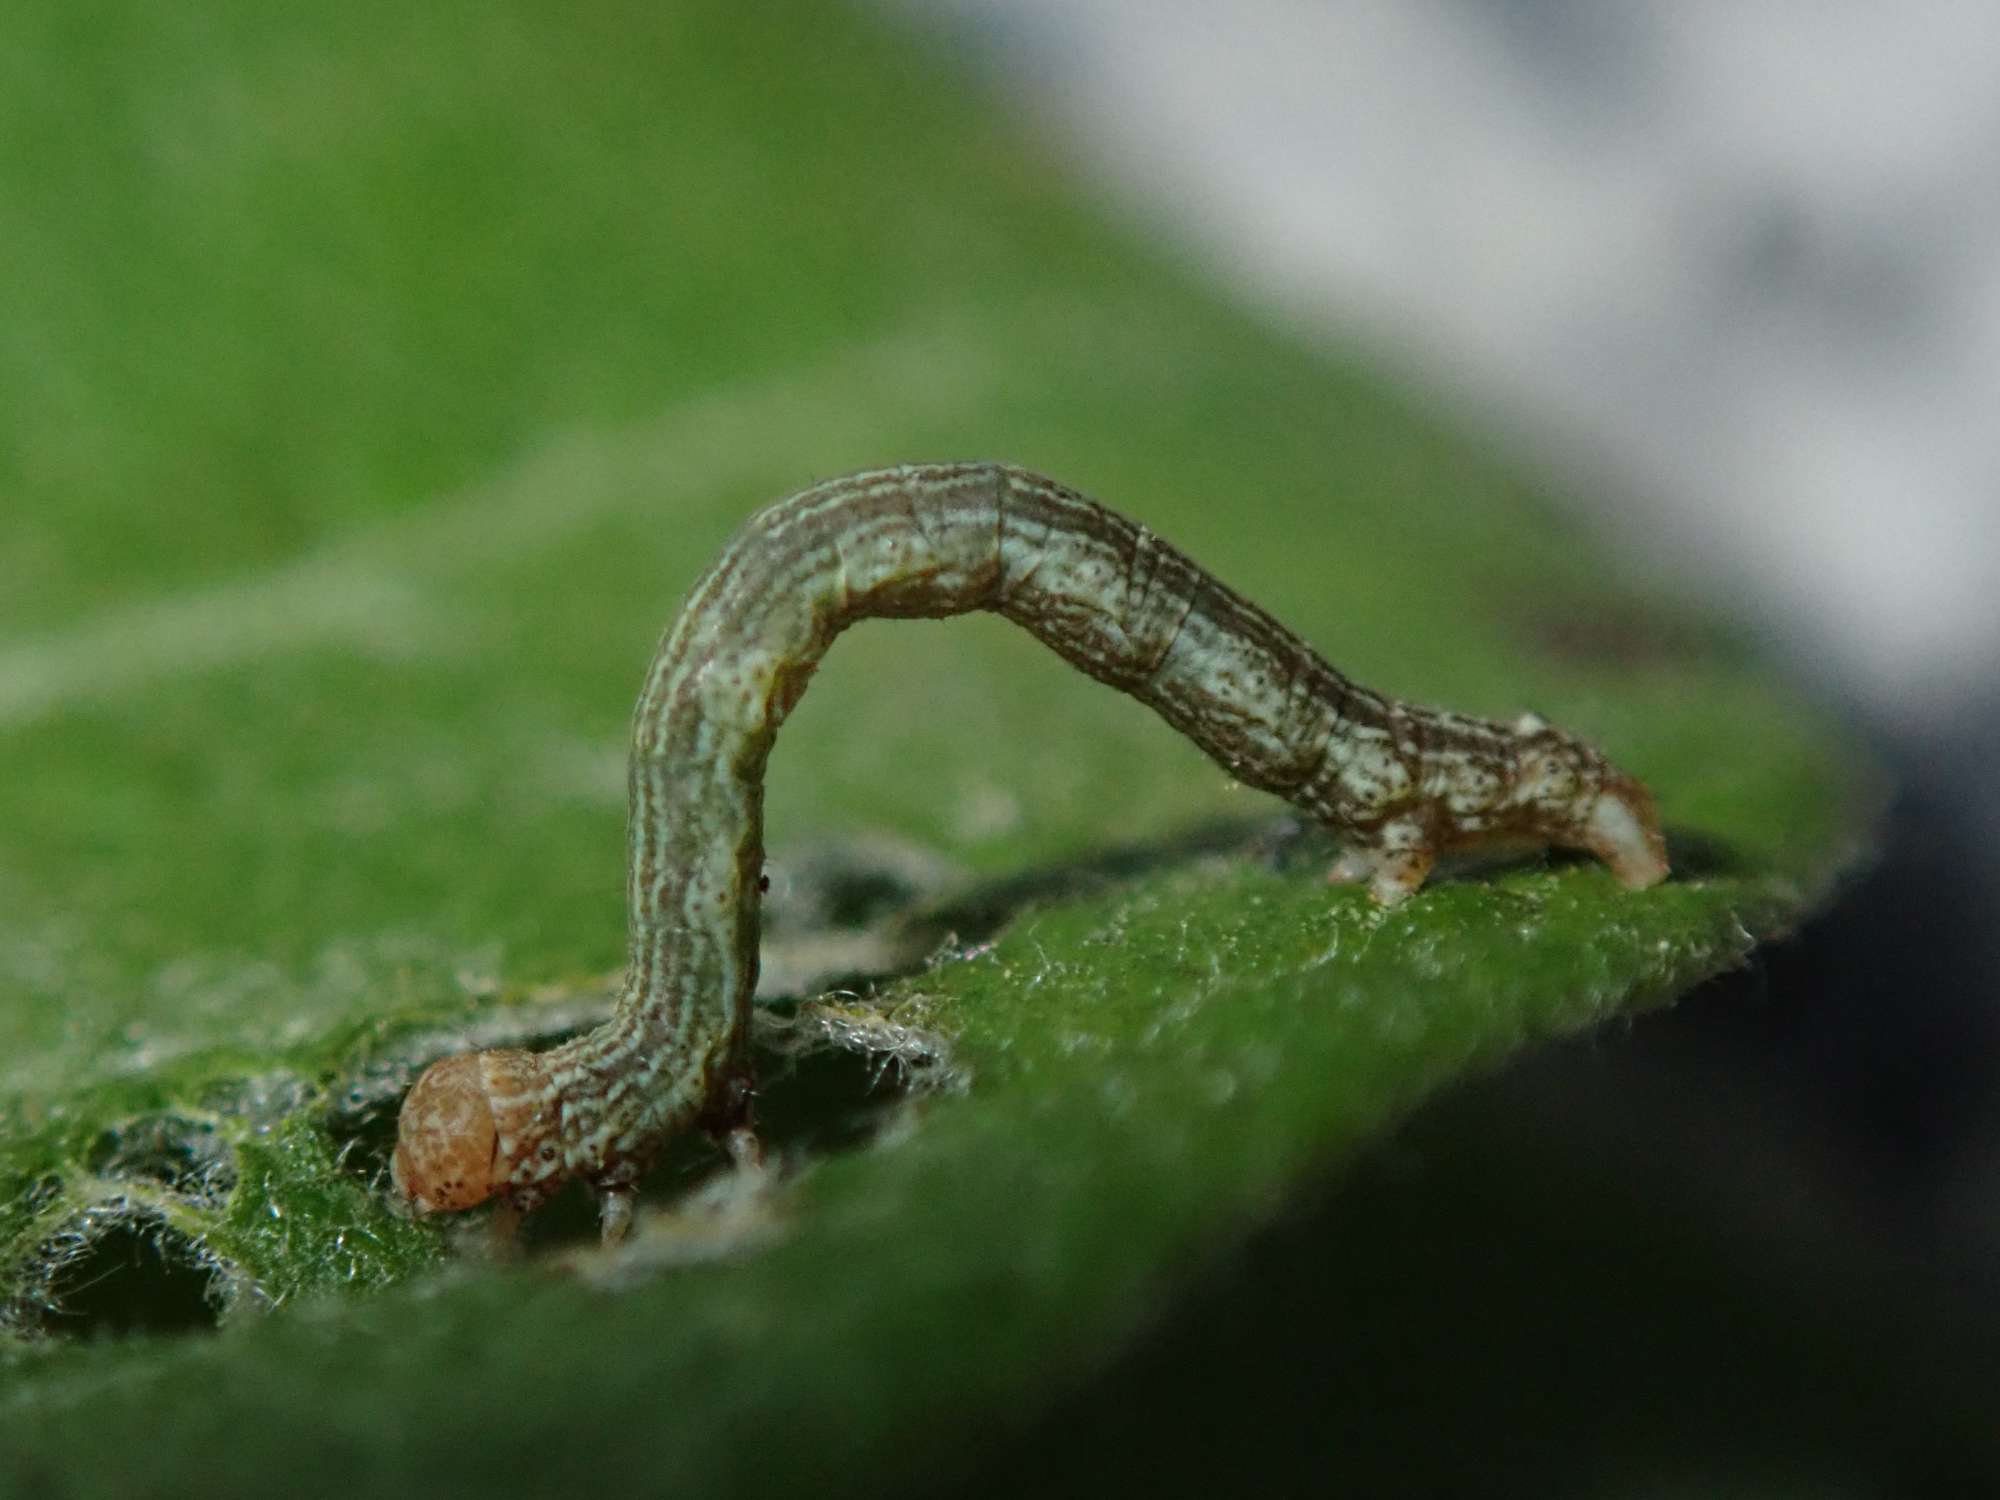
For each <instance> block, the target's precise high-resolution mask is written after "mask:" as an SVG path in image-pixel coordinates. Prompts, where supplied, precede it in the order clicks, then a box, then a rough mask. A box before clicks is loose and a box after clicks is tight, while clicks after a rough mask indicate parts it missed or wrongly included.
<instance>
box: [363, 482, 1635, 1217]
mask: <svg viewBox="0 0 2000 1500" xmlns="http://www.w3.org/2000/svg"><path fill="white" fill-rule="evenodd" d="M973 610H991V611H993V612H995V613H997V614H1000V615H1003V616H1005V617H1006V618H1007V619H1009V620H1012V621H1014V622H1015V623H1017V624H1019V625H1021V626H1023V627H1024V628H1026V629H1027V630H1028V631H1030V632H1031V633H1033V634H1034V635H1035V636H1036V637H1037V638H1038V639H1039V640H1041V641H1043V642H1044V643H1045V644H1047V645H1048V646H1050V647H1052V648H1053V649H1054V650H1055V651H1056V652H1057V654H1059V655H1060V656H1062V657H1063V658H1064V659H1065V660H1067V661H1068V662H1070V663H1071V664H1072V665H1073V666H1075V667H1077V668H1079V669H1080V670H1082V671H1084V672H1086V673H1088V674H1089V675H1090V676H1091V677H1094V678H1096V679H1097V680H1098V681H1100V682H1103V683H1107V684H1109V685H1110V686H1112V687H1115V688H1117V689H1119V690H1120V691H1121V692H1125V693H1130V694H1131V695H1132V696H1133V697H1135V698H1137V699H1138V700H1139V701H1140V702H1142V703H1144V704H1145V705H1146V706H1147V707H1149V708H1151V709H1152V710H1153V711H1154V712H1155V713H1157V714H1158V715H1159V716H1160V717H1161V718H1163V719H1165V720H1166V721H1167V722H1168V723H1169V724H1171V725H1172V726H1173V727H1174V728H1175V729H1178V730H1179V731H1180V732H1181V733H1182V734H1184V735H1186V736H1187V737H1188V738H1189V739H1191V740H1193V741H1194V743H1195V744H1197V745H1199V746H1200V747H1201V748H1202V749H1203V750H1204V751H1205V752H1207V754H1208V755H1209V756H1210V757H1212V758H1213V759H1214V760H1215V761H1216V762H1217V763H1218V764H1220V765H1221V766H1222V767H1223V768H1224V769H1225V770H1227V771H1228V772H1229V773H1230V774H1231V775H1232V776H1234V777H1235V778H1236V779H1237V780H1239V781H1241V782H1244V783H1245V784H1247V785H1249V786H1253V787H1256V788H1259V789H1261V790H1264V791H1268V792H1273V793H1276V794H1277V795H1278V796H1281V797H1283V798H1285V799H1286V800H1288V801H1289V802H1291V803H1292V804H1293V805H1294V806H1295V807H1297V808H1299V809H1300V810H1301V811H1302V812H1303V813H1304V814H1305V815H1306V816H1307V817H1309V818H1311V819H1313V820H1314V821H1316V822H1318V823H1320V824H1322V825H1324V826H1325V827H1326V828H1328V829H1330V830H1332V831H1333V832H1334V833H1336V834H1337V835H1338V836H1340V838H1341V839H1342V840H1343V841H1344V847H1345V853H1344V854H1343V855H1342V857H1341V859H1340V860H1339V862H1338V863H1337V865H1336V866H1335V869H1334V871H1333V872H1332V877H1333V878H1335V879H1351V880H1364V881H1366V882H1367V887H1368V891H1369V893H1370V895H1372V897H1373V898H1374V900H1375V901H1377V902H1379V903H1380V904H1382V905H1383V906H1390V905H1393V904H1395V903H1397V902H1399V901H1402V900H1404V899H1405V898H1407V897H1409V896H1410V895H1412V894H1413V893H1414V892H1416V891H1417V889H1418V888H1419V887H1420V886H1422V884H1423V882H1424V880H1425V879H1426V877H1427V876H1428V875H1429V874H1430V871H1431V868H1432V865H1433V862H1434V861H1435V859H1436V858H1437V856H1438V854H1439V853H1440V852H1442V851H1444V850H1447V849H1452V848H1457V847H1460V846H1466V845H1480V844H1488V843H1513V844H1527V845H1531V846H1550V845H1554V846H1561V847H1568V848H1577V849H1581V850H1584V851H1587V852H1588V853H1590V854H1592V855H1594V856H1596V857H1597V858H1599V859H1601V860H1603V861H1604V862H1605V863H1606V864H1607V865H1608V866H1609V867H1610V869H1611V871H1612V873H1613V875H1615V876H1616V877H1617V879H1618V880H1619V881H1621V882H1622V883H1623V884H1625V885H1627V886H1630V887H1633V888H1635V889H1638V888H1643V887H1646V886H1650V885H1652V884H1654V883H1655V882H1657V881H1659V880H1661V879H1663V878H1665V876H1666V874H1667V860H1666V851H1665V845H1664V842H1663V840H1662V837H1661V834H1660V824H1659V818H1658V814H1657V813H1656V811H1655V808H1654V803H1653V799H1652V796H1651V794H1650V793H1648V791H1647V790H1646V788H1645V787H1644V786H1642V785H1641V784H1640V783H1639V782H1638V781H1637V780H1635V779H1634V778H1633V777H1631V776H1628V775H1626V774H1624V773H1622V772H1620V771H1618V770H1616V769H1615V768H1614V767H1612V766H1611V764H1610V763H1609V762H1608V761H1606V760H1605V758H1604V757H1603V756H1602V755H1600V754H1599V753H1598V752H1597V751H1596V750H1595V749H1593V748H1592V747H1591V746H1590V745H1588V744H1586V743H1584V742H1583V741H1581V740H1579V739H1577V738H1575V737H1574V736H1571V735H1568V734H1565V733H1563V732H1562V731H1561V730H1559V729H1556V728H1554V727H1552V726H1550V725H1549V724H1547V723H1545V722H1544V721H1543V720H1542V719H1540V718H1539V717H1537V716H1535V715H1533V714H1526V715H1523V716H1522V717H1521V718H1519V719H1517V720H1515V721H1513V722H1512V723H1497V722H1493V721H1489V720H1484V719H1477V718H1470V717H1466V716H1464V715H1460V714H1454V713H1447V712H1442V711H1439V710H1435V709H1429V708H1422V707H1417V706H1413V705H1410V704H1406V703H1401V702H1398V701H1396V700H1395V699H1393V698H1389V697H1385V696H1383V695H1382V694H1379V693H1375V692H1372V691H1370V690H1369V689H1367V688H1365V687H1361V686H1359V685H1358V684H1356V683H1353V682H1350V681H1348V680H1347V679H1346V678H1345V677H1343V676H1341V674H1340V673H1339V672H1337V671H1335V670H1334V669H1333V668H1332V667H1331V666H1329V665H1328V664H1327V663H1326V662H1325V661H1324V660H1323V659H1322V658H1321V657H1320V656H1319V655H1318V653H1316V652H1315V651H1314V650H1313V649H1312V648H1311V647H1310V646H1308V645H1307V644H1306V643H1305V642H1304V641H1302V640H1300V639H1299V637H1297V636H1296V635H1294V634H1292V633H1291V632H1290V631H1289V630H1287V629H1285V627H1284V626H1282V625H1280V624H1279V623H1278V622H1277V621H1276V620H1274V619H1273V618H1272V617H1271V616H1270V615H1268V614H1266V613H1265V612H1264V611H1263V610H1261V609H1259V608H1258V607H1257V606H1256V605H1255V604H1252V603H1251V602H1250V601H1248V600H1247V599H1245V598H1243V597H1242V596H1241V595H1239V594H1237V593H1235V592H1234V591H1233V590H1231V589H1229V588H1228V587H1226V586H1225V585H1223V584H1222V583H1220V582H1219V581H1217V580H1216V579H1215V578H1214V577H1212V576H1211V575H1210V574H1208V573H1207V572H1205V571H1204V570H1203V569H1202V568H1200V567H1199V566H1197V565H1196V564H1195V563H1193V562H1192V561H1190V560H1189V559H1188V558H1187V557H1185V556H1183V555H1182V554H1181V553H1180V552H1178V551H1176V550H1175V549H1174V548H1172V547H1170V546H1168V545H1167V544H1166V543H1165V542H1163V541H1161V540H1160V539H1159V538H1158V537H1157V536H1155V535H1154V534H1153V533H1152V532H1150V531H1148V530H1147V529H1146V528H1145V527H1143V526H1141V525H1138V524H1137V523H1135V522H1133V521H1130V520H1127V519H1126V518H1125V517H1123V516H1121V515H1118V514H1116V513H1114V512H1112V511H1110V510H1107V509H1106V508H1104V507H1103V506H1101V505H1099V504H1097V503H1096V502H1094V501H1092V500H1090V499H1087V498H1086V497H1084V496H1083V495H1080V494H1078V493H1077V492H1076V491H1074V490H1072V489H1069V488H1067V487H1066V486H1064V485H1061V484H1058V483H1056V482H1055V481H1054V480H1051V479H1046V478H1044V477H1042V476H1041V475H1039V474H1034V473H1030V472H1028V471H1027V470H1024V469H1020V468H1016V467H1013V466H1011V465H1006V464H998V463H959V464H927V465H908V466H903V467H899V468H890V469H881V470H876V471H871V472H868V473H862V474H855V475H851V476H848V477H846V478H841V479H833V480H829V481H827V482H825V483H822V484H818V485H815V486H813V487H812V488H810V489H806V490H803V491H801V492H800V493H798V494H795V495H793V496H791V497H790V498H788V499H785V500H782V501H779V502H778V503H777V504H775V505H772V506H770V507H769V508H768V509H765V510H763V511H761V512H759V513H758V514H756V515H755V516H753V517H752V518H751V519H750V520H749V522H748V523H747V524H746V525H745V526H744V527H743V529H742V530H741V531H740V532H739V533H738V534H737V536H736V538H735V539H734V540H733V541H732V542H731V543H730V544H729V545H728V547H727V548H726V549H725V550H724V551H723V553H722V555H721V556H720V557H719V558H717V559H716V561H715V563H714V564H713V565H712V566H711V567H710V568H709V569H708V571H707V572H706V573H705V574H704V575H703V576H702V577H701V579H700V580H699V581H698V582H697V583H696V584H695V586H694V589H693V591H692V592H691V593H690V594H689V596H688V599H687V602H686V604H685V605H684V606H683V608H682V610H681V612H680V614H679V616H678V617H677V618H676V619H675V621H674V622H673V624H672V625H671V626H670V627H669V628H668V630H667V633H666V636H665V638H664V640H663V641H662V642H661V645H660V648H659V651H658V653H657V654H656V655H655V656H654V658H653V661H652V665H651V667H650V668H649V670H648V671H647V674H646V680H645V685H644V688H643V690H642V691H641V693H640V695H639V701H638V705H637V708H636V709H635V711H634V714H633V720H632V739H631V759H630V762H629V767H628V774H627V781H628V794H629V798H630V819H629V826H628V830H627V845H628V860H627V886H626V896H627V907H628V912H629V925H630V950H629V961H628V964H627V968H626V973H625V979H624V983H623V987H622V989H621V991H620V994H619V998H618V1001H617V1006H616V1009H615V1011H614V1013H613V1016H612V1018H611V1020H609V1021H608V1022H606V1023H605V1024H604V1025H602V1026H600V1027H598V1028H597V1029H596V1030H594V1031H591V1032H588V1033H586V1034H584V1035H581V1036H579V1037H577V1038H575V1039H574V1040H572V1041H569V1042H567V1043H564V1044H563V1045H560V1046H557V1047H555V1048H553V1049H551V1050H548V1051H544V1052H540V1053H534V1052H527V1051H521V1050H515V1049H500V1050H491V1051H485V1052H477V1053H467V1054H461V1055H459V1056H455V1057H448V1058H445V1059H443V1060H441V1061H439V1062H436V1063H434V1064H432V1065H431V1067H430V1068H429V1069H427V1070H426V1071H425V1072H424V1074H423V1075H422V1076H421V1077H420V1078H419V1079H418V1080H417V1082H416V1084H415V1086H414V1087H412V1089H411V1090H410V1092H409V1095H408V1096H407V1097H406V1099H405V1100H404V1103H403V1108H402V1114H401V1117H400V1120H399V1122H398V1138H397V1144H396V1148H395V1155H394V1158H393V1162H392V1166H391V1176H392V1180H393V1183H394V1186H395V1188H396V1190H397V1191H398V1192H399V1193H400V1194H401V1195H402V1197H403V1198H404V1199H405V1200H406V1201H407V1203H408V1204H409V1206H410V1207H411V1208H413V1209H414V1210H415V1211H416V1212H418V1213H431V1212H438V1211H450V1210H458V1209H465V1208H470V1207H473V1206H474V1205H476V1204H479V1203H482V1202H485V1201H486V1200H488V1199H492V1198H496V1197H497V1198H499V1199H500V1200H501V1201H502V1204H503V1206H504V1208H506V1209H507V1210H508V1211H509V1212H510V1213H511V1214H512V1215H519V1214H521V1213H525V1212H528V1211H529V1210H531V1209H533V1208H534V1207H535V1206H536V1205H538V1204H539V1203H541V1202H542V1201H543V1200H544V1199H545V1198H546V1197H547V1196H548V1195H549V1194H550V1193H551V1192H553V1191H554V1190H555V1189H556V1188H557V1187H559V1186H561V1185H562V1184H563V1183H565V1182H567V1181H569V1180H571V1179H573V1178H581V1179H583V1180H584V1181H585V1182H587V1183H589V1184H590V1185H591V1186H592V1187H593V1188H594V1189H595V1190H596V1192H597V1194H598V1200H599V1207H600V1211H601V1216H602V1229H603V1233H604V1237H605V1239H606V1241H607V1242H610V1241H615V1240H617V1239H619V1238H621V1237H622V1236H623V1235H624V1233H625V1232H626V1230H627V1228H628V1227H629V1224H630V1222H631V1215H632V1204H633V1198H634V1191H635V1189H634V1184H635V1182H636V1181H637V1179H638V1178H639V1176H640V1174H641V1173H642V1171H643V1170H644V1169H645V1167H646V1166H647V1165H648V1164H649V1163H650V1162H651V1161H652V1160H653V1159H654V1158H655V1157H656V1156H657V1155H658V1153H659V1151H660V1149H661V1147H662V1146H663V1144H664V1143H665V1142H667V1141H668V1140H669V1139H671V1138H672V1137H673V1136H674V1135H676V1134H677V1133H678V1132H681V1131H683V1130H686V1129H689V1128H693V1127H697V1126H699V1127H704V1128H707V1129H708V1130H710V1131H711V1132H713V1133H715V1134H716V1135H717V1136H718V1137H720V1138H721V1139H723V1140H724V1141H725V1142H727V1143H729V1145H730V1146H731V1149H732V1150H733V1151H734V1153H735V1154H736V1155H738V1156H739V1157H740V1158H741V1159H744V1160H755V1159H756V1157H757V1145H756V1137H755V1134H754V1130H753V1128H752V1123H751V1116H750V1101H751V1088H752V1079H751V1076H750V1069H749V1061H748V1056H747V1045H746V1037H747V1033H748V1030H749V1008H750V1000H751V993H752V990H753V989H754V987H755V984H756V978H757V942H758V925H759V921H758V919H759V907H760V900H759V898H760V891H761V882H762V873H763V863H764V826H763V825H764V817H763V784H764V768H765V764H766V761H767V759H768V757H769V756H770V753H771V746H772V743H773V741H774V740H775V739H776V737H777V733H778V728H779V726H780V725H781V724H782V723H783V722H784V720H785V716H786V715H787V714H788V713H789V712H790V711H791V709H792V707H793V705H794V704H796V703H797V702H798V700H799V696H800V694H801V693H803V692H804V691H805V687H806V684H807V682H808V681H810V680H811V678H812V674H813V671H814V669H815V668H816V667H817V666H818V665H819V662H820V660H821V658H822V657H823V656H824V655H825V653H826V650H827V648H828V646H829V645H831V644H832V642H833V639H834V637H835V636H837V635H838V634H839V633H840V632H841V631H842V630H843V629H845V628H846V627H847V626H849V625H851V624H853V623H854V622H855V621H857V620H861V619H868V618H877V617H884V616H888V617H915V616H926V617H932V616H945V615H957V614H965V613H968V612H970V611H973Z"/></svg>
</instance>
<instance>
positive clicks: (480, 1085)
mask: <svg viewBox="0 0 2000 1500" xmlns="http://www.w3.org/2000/svg"><path fill="white" fill-rule="evenodd" d="M546 1080H547V1074H546V1072H545V1071H544V1069H543V1068H542V1065H541V1060H540V1059H539V1058H537V1057H536V1056H535V1055H534V1054H533V1053H532V1052H519V1051H514V1050H512V1049H505V1050H500V1051H493V1052H466V1053H461V1054H459V1055H458V1056H457V1057H447V1058H444V1059H442V1060H440V1061H438V1062H434V1063H432V1064H431V1065H430V1067H428V1068H426V1069H425V1070H424V1073H423V1076H422V1077H420V1078H419V1079H418V1080H417V1082H416V1086H415V1087H413V1088H412V1089H411V1090H410V1092H409V1094H408V1096H407V1097H406V1098H405V1099H404V1100H403V1113H402V1116H401V1118H400V1119H399V1120H398V1121H397V1125H396V1155H395V1157H394V1159H393V1160H392V1161H391V1163H390V1168H389V1173H390V1176H391V1178H392V1179H393V1180H394V1182H395V1184H396V1191H397V1192H398V1193H400V1194H401V1195H402V1196H403V1197H404V1198H405V1199H406V1200H407V1201H408V1202H409V1204H410V1206H411V1207H412V1208H414V1209H415V1210H416V1211H417V1212H418V1213H420V1214H428V1213H449V1212H453V1211H455V1210H458V1209H463V1208H473V1207H476V1206H477V1205H479V1204H481V1203H484V1202H485V1201H486V1200H487V1199H488V1198H491V1197H493V1196H494V1195H495V1194H497V1193H501V1192H504V1191H507V1190H509V1189H510V1188H511V1189H516V1191H517V1193H518V1190H519V1186H520V1185H519V1184H517V1183H516V1181H515V1176H516V1169H517V1168H519V1167H520V1166H521V1164H522V1163H523V1162H525V1161H527V1160H528V1159H529V1158H530V1157H531V1156H534V1155H536V1154H537V1153H538V1152H539V1150H540V1148H541V1147H542V1145H543V1144H544V1143H545V1142H547V1141H549V1140H551V1139H552V1138H553V1134H552V1131H551V1129H550V1128H549V1124H550V1121H552V1119H553V1117H554V1102H553V1095H552V1091H551V1090H550V1089H549V1088H548V1087H547V1086H546Z"/></svg>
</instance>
